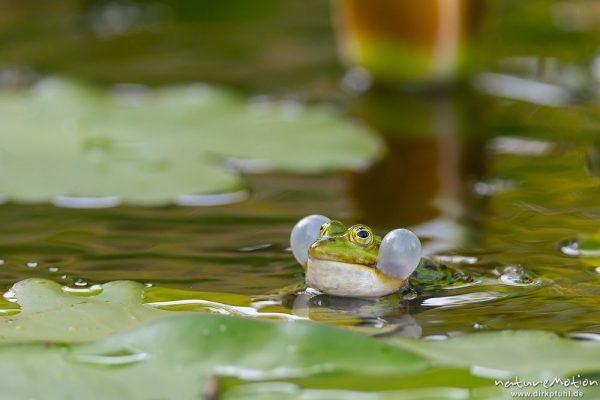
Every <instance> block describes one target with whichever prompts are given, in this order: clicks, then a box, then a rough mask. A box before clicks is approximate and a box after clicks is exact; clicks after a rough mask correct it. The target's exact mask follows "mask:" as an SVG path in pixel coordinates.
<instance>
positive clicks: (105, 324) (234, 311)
mask: <svg viewBox="0 0 600 400" xmlns="http://www.w3.org/2000/svg"><path fill="white" fill-rule="evenodd" d="M9 294H10V296H8V298H9V300H10V302H8V301H6V300H5V301H4V302H3V308H4V315H3V316H0V343H15V342H18V343H24V342H32V341H37V342H41V341H43V342H61V343H75V342H85V341H92V340H98V339H102V338H104V337H106V336H109V335H112V334H115V333H117V332H120V331H123V330H125V329H128V328H132V327H134V326H137V325H141V324H143V323H145V322H147V321H150V320H154V319H157V318H161V317H168V316H173V315H175V314H176V313H182V312H206V313H218V314H224V315H233V316H242V317H256V318H264V319H283V320H295V319H301V318H300V317H296V316H294V315H291V314H289V313H287V312H286V309H284V308H282V307H280V308H276V307H267V308H263V309H256V308H254V307H252V304H251V303H252V299H251V298H250V297H247V296H243V295H234V294H228V293H218V292H190V291H183V290H174V289H167V288H158V287H152V288H149V289H146V288H145V287H144V285H142V284H140V283H137V282H132V281H114V282H108V283H105V284H103V285H102V286H100V287H98V288H97V289H95V290H92V291H85V292H83V293H74V292H72V291H68V289H65V288H64V287H63V286H61V285H59V284H58V283H56V282H53V281H51V280H47V279H26V280H24V281H21V282H18V283H16V284H15V285H13V287H12V288H11V290H10V291H9Z"/></svg>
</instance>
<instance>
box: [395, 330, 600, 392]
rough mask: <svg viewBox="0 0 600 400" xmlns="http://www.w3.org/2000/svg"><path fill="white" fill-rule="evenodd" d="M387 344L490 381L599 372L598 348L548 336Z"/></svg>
mask: <svg viewBox="0 0 600 400" xmlns="http://www.w3.org/2000/svg"><path fill="white" fill-rule="evenodd" d="M391 342H392V343H393V344H395V345H397V346H400V347H402V348H405V349H407V350H411V351H414V352H415V353H418V354H420V355H422V356H423V357H427V358H428V359H430V360H432V361H434V362H436V363H439V364H443V365H451V366H455V367H466V368H471V369H473V368H475V369H479V370H480V372H481V373H482V374H485V375H487V376H489V377H491V378H494V379H510V378H514V377H515V376H519V377H520V378H521V379H526V378H531V379H536V378H542V379H543V378H548V377H549V378H550V379H553V378H555V377H571V376H573V375H574V376H576V375H577V374H581V375H584V374H597V373H599V372H600V344H598V343H596V342H590V341H576V340H571V339H565V338H561V337H560V336H558V335H556V334H554V333H552V332H545V331H498V332H482V333H475V334H470V335H464V336H459V337H455V338H452V339H449V340H444V341H425V340H418V341H416V340H406V339H402V338H394V339H392V340H391ZM599 383H600V380H599Z"/></svg>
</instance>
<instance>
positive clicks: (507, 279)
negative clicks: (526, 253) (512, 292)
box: [500, 265, 540, 286]
mask: <svg viewBox="0 0 600 400" xmlns="http://www.w3.org/2000/svg"><path fill="white" fill-rule="evenodd" d="M500 274H501V275H500V281H501V282H502V283H505V284H507V285H510V286H530V285H536V284H538V283H540V280H539V279H537V278H534V277H533V275H532V274H531V273H530V272H529V271H527V270H526V269H525V268H523V267H522V266H520V265H508V266H506V267H504V269H503V270H501V271H500Z"/></svg>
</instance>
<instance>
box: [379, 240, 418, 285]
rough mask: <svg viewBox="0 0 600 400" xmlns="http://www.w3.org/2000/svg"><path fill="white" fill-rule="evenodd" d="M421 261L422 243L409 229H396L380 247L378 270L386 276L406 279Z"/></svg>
mask: <svg viewBox="0 0 600 400" xmlns="http://www.w3.org/2000/svg"><path fill="white" fill-rule="evenodd" d="M420 261H421V242H420V241H419V238H418V237H417V236H416V235H415V234H414V233H412V232H411V231H409V230H407V229H394V230H393V231H391V232H390V233H388V234H387V235H385V236H384V238H383V240H382V241H381V246H380V247H379V256H378V257H377V269H378V270H380V271H381V272H383V273H384V274H386V275H389V276H393V277H394V278H398V279H406V278H408V276H409V275H410V274H412V273H413V271H414V270H415V269H416V268H417V266H418V265H419V262H420Z"/></svg>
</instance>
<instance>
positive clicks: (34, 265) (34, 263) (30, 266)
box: [25, 261, 38, 268]
mask: <svg viewBox="0 0 600 400" xmlns="http://www.w3.org/2000/svg"><path fill="white" fill-rule="evenodd" d="M25 265H27V267H28V268H35V267H37V266H38V263H36V262H35V261H29V262H27V263H26V264H25Z"/></svg>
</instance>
